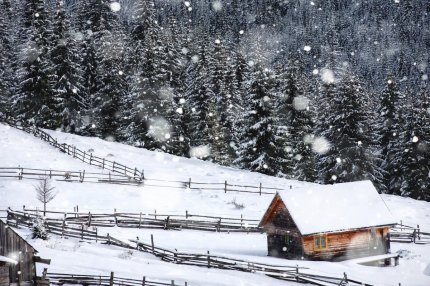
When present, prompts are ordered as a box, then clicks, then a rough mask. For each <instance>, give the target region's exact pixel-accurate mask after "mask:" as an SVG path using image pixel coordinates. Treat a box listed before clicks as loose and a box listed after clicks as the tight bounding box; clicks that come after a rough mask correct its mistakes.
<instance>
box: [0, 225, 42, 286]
mask: <svg viewBox="0 0 430 286" xmlns="http://www.w3.org/2000/svg"><path fill="white" fill-rule="evenodd" d="M36 253H37V251H36V250H35V249H34V248H33V247H32V246H31V245H30V244H29V243H28V242H27V241H25V239H24V238H22V237H21V236H20V235H19V234H18V233H16V232H15V231H14V230H13V229H12V228H10V227H9V226H8V225H7V224H5V223H4V222H3V221H2V220H0V286H9V285H11V284H15V283H17V284H18V285H33V284H34V282H35V279H36V261H37V257H35V254H36Z"/></svg>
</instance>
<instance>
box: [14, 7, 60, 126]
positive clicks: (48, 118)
mask: <svg viewBox="0 0 430 286" xmlns="http://www.w3.org/2000/svg"><path fill="white" fill-rule="evenodd" d="M22 11H23V21H24V23H23V36H22V37H23V38H24V43H23V44H22V49H21V50H22V55H21V61H20V63H19V64H20V68H19V70H18V77H19V86H18V90H17V94H16V95H15V96H14V98H13V102H14V106H13V107H14V112H15V113H16V114H18V116H17V117H18V118H20V119H22V120H25V121H28V122H32V123H35V124H36V125H38V126H40V127H46V128H57V127H58V126H59V124H60V122H59V121H58V118H55V117H53V116H52V114H55V113H56V112H55V105H56V102H55V100H54V98H53V97H52V92H51V88H50V84H49V80H50V78H49V77H50V74H51V71H50V68H51V63H50V60H49V58H48V55H49V52H50V43H49V39H50V31H49V27H50V25H51V23H50V19H49V15H48V14H47V11H46V7H45V3H44V1H43V0H25V2H24V7H23V10H22Z"/></svg>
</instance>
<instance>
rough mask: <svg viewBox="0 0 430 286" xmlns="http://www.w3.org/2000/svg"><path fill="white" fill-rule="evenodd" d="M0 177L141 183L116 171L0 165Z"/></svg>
mask: <svg viewBox="0 0 430 286" xmlns="http://www.w3.org/2000/svg"><path fill="white" fill-rule="evenodd" d="M0 178H14V179H18V180H23V179H32V180H41V179H43V178H50V179H52V178H54V179H56V180H58V181H65V182H81V183H83V182H92V183H99V182H103V183H111V184H133V185H135V184H141V183H142V182H141V181H136V180H134V179H133V178H131V177H128V176H125V175H121V174H117V173H111V172H109V173H107V174H105V173H94V172H86V171H85V170H82V171H64V170H53V169H49V170H48V169H35V168H23V167H0Z"/></svg>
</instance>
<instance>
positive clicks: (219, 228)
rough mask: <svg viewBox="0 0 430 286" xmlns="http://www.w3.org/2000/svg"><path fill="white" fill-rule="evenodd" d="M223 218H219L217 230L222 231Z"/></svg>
mask: <svg viewBox="0 0 430 286" xmlns="http://www.w3.org/2000/svg"><path fill="white" fill-rule="evenodd" d="M221 219H222V218H219V220H218V224H217V231H218V232H221Z"/></svg>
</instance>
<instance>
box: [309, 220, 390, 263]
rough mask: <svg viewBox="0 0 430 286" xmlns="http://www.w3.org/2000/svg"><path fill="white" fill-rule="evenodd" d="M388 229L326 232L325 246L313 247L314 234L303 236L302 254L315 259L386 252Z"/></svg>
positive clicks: (339, 258)
mask: <svg viewBox="0 0 430 286" xmlns="http://www.w3.org/2000/svg"><path fill="white" fill-rule="evenodd" d="M388 233H389V229H388V227H385V228H378V229H371V228H368V229H362V230H355V231H347V232H338V233H327V234H326V235H327V248H325V249H321V250H318V249H316V247H315V240H314V235H308V236H304V237H303V247H304V255H305V257H306V258H308V259H315V260H346V259H351V258H357V257H363V256H369V255H379V254H385V253H387V239H388Z"/></svg>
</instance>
